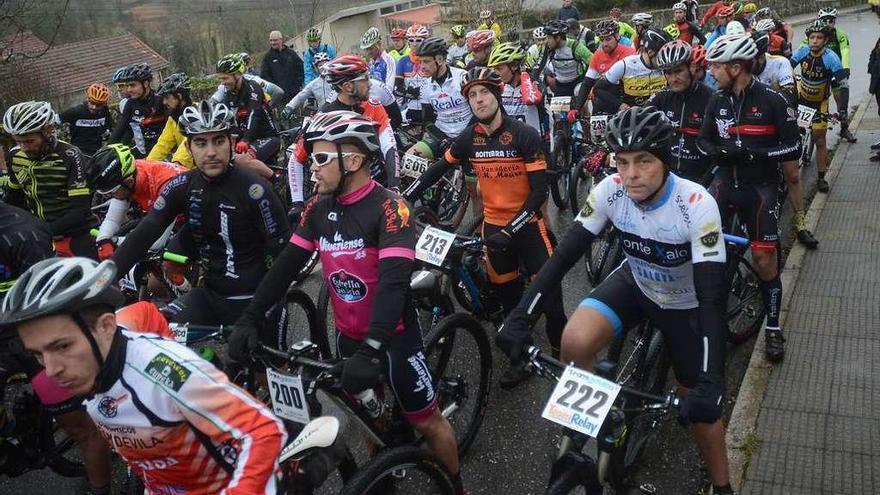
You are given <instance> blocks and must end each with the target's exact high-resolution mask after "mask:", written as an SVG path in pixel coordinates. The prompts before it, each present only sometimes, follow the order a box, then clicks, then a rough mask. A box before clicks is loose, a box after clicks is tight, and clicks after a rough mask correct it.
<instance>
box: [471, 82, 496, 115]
mask: <svg viewBox="0 0 880 495" xmlns="http://www.w3.org/2000/svg"><path fill="white" fill-rule="evenodd" d="M465 96H466V97H467V99H468V103H469V104H470V106H471V111H473V112H474V115H475V116H476V117H477V119H478V120H483V121H485V120H488V119H490V118H492V117H493V116H494V115H495V113H496V112H497V111H498V98H495V95H494V94H492V92H491V91H489V88H487V87H486V86H484V85H482V84H476V85H474V86H471V87H470V88H469V89H468V91H467V94H466V95H465Z"/></svg>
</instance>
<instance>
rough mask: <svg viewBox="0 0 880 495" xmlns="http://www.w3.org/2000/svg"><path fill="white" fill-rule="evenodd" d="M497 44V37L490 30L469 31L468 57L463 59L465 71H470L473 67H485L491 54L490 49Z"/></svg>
mask: <svg viewBox="0 0 880 495" xmlns="http://www.w3.org/2000/svg"><path fill="white" fill-rule="evenodd" d="M497 42H498V37H497V36H495V32H494V31H492V30H491V29H482V30H477V31H471V32H469V33H468V34H467V46H468V50H470V52H471V53H470V56H469V57H467V58H465V60H466V62H467V63H466V64H465V67H464V68H465V70H471V69H473V68H474V67H485V66H486V62H488V61H489V54H490V53H492V47H494V46H495V43H497Z"/></svg>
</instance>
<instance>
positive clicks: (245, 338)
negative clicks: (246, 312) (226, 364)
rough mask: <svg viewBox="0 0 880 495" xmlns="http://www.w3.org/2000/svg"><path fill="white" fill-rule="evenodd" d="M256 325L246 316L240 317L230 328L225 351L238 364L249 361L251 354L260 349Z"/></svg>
mask: <svg viewBox="0 0 880 495" xmlns="http://www.w3.org/2000/svg"><path fill="white" fill-rule="evenodd" d="M257 326H258V325H257V324H256V323H255V322H253V321H252V320H251V319H250V318H248V317H246V316H242V317H240V318H239V319H238V320H237V321H236V322H235V324H233V326H232V335H230V336H229V345H228V346H227V350H228V352H229V357H230V358H231V359H232V360H234V361H238V362H240V363H246V362H248V361H250V358H251V353H252V352H253V351H255V350H257V349H258V348H259V347H260V333H259V331H258V330H257Z"/></svg>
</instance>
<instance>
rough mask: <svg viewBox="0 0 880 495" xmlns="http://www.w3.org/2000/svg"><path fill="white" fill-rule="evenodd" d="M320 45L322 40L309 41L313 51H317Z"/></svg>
mask: <svg viewBox="0 0 880 495" xmlns="http://www.w3.org/2000/svg"><path fill="white" fill-rule="evenodd" d="M320 45H321V40H312V41H309V48H311V49H312V50H317V49H318V46H320Z"/></svg>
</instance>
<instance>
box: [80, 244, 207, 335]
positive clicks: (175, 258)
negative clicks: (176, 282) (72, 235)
mask: <svg viewBox="0 0 880 495" xmlns="http://www.w3.org/2000/svg"><path fill="white" fill-rule="evenodd" d="M89 235H90V236H92V237H94V238H97V237H98V229H90V230H89ZM122 239H125V237H123V238H122ZM113 240H114V242H116V241H118V240H119V237H114V238H113ZM162 259H163V260H165V261H171V262H172V263H179V264H181V265H186V264H187V263H189V257H188V256H185V255H182V254H177V253H172V252H171V251H162ZM190 328H192V327H190Z"/></svg>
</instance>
